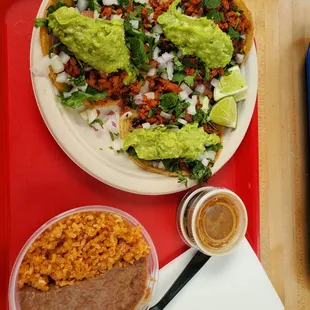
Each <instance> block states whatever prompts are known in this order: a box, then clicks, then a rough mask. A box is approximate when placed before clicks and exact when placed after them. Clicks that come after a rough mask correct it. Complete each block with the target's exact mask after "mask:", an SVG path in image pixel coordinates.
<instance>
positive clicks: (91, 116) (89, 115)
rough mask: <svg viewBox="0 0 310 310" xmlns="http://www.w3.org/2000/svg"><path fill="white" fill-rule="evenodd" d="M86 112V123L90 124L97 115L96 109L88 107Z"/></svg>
mask: <svg viewBox="0 0 310 310" xmlns="http://www.w3.org/2000/svg"><path fill="white" fill-rule="evenodd" d="M86 114H87V119H88V124H91V123H92V122H93V121H94V120H95V119H96V118H97V117H98V112H97V110H96V109H88V110H86Z"/></svg>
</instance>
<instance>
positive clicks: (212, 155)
mask: <svg viewBox="0 0 310 310" xmlns="http://www.w3.org/2000/svg"><path fill="white" fill-rule="evenodd" d="M203 156H204V157H205V158H208V159H211V160H214V159H215V156H216V152H214V151H207V152H204V153H203Z"/></svg>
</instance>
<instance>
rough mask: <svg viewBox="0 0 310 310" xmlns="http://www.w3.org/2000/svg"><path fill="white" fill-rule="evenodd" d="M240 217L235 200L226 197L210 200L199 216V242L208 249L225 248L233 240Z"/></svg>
mask: <svg viewBox="0 0 310 310" xmlns="http://www.w3.org/2000/svg"><path fill="white" fill-rule="evenodd" d="M239 217H240V214H239V211H238V208H237V206H236V202H235V201H234V200H233V198H231V197H229V196H226V195H217V196H216V197H212V198H210V199H209V200H207V201H206V202H205V204H204V206H203V207H202V208H201V209H200V210H199V213H198V214H197V218H196V225H195V226H196V232H197V234H198V238H199V240H200V241H201V242H202V243H203V244H204V245H205V246H206V247H211V248H222V247H224V246H225V245H227V244H228V243H229V242H230V241H231V240H232V239H233V237H234V235H235V233H236V231H237V228H238V226H239Z"/></svg>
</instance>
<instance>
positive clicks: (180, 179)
mask: <svg viewBox="0 0 310 310" xmlns="http://www.w3.org/2000/svg"><path fill="white" fill-rule="evenodd" d="M178 183H184V184H185V186H186V187H187V185H188V179H187V178H186V177H185V176H184V174H183V173H182V171H179V172H178Z"/></svg>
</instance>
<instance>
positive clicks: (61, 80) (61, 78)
mask: <svg viewBox="0 0 310 310" xmlns="http://www.w3.org/2000/svg"><path fill="white" fill-rule="evenodd" d="M67 81H68V74H67V73H66V72H61V73H59V74H57V77H56V82H58V83H66V82H67Z"/></svg>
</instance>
